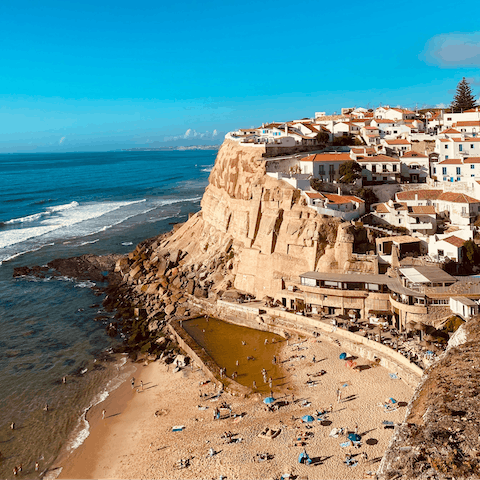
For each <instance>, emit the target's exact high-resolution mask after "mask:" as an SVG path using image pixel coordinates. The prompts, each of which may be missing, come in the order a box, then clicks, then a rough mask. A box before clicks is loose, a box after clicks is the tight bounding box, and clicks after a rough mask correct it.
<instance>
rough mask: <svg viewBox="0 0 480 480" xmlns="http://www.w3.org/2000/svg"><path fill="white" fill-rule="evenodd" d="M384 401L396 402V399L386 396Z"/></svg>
mask: <svg viewBox="0 0 480 480" xmlns="http://www.w3.org/2000/svg"><path fill="white" fill-rule="evenodd" d="M386 403H397V401H396V400H395V399H394V398H392V397H390V398H387V402H386Z"/></svg>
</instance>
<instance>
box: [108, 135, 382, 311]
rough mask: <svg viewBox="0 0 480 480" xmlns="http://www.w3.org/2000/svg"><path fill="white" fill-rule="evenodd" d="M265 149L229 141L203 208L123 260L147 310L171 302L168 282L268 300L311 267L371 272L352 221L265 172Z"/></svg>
mask: <svg viewBox="0 0 480 480" xmlns="http://www.w3.org/2000/svg"><path fill="white" fill-rule="evenodd" d="M262 153H263V149H262V148H261V147H260V148H255V147H253V148H252V147H245V146H241V145H239V144H238V143H236V142H233V141H228V140H227V141H225V142H224V144H223V145H222V147H221V148H220V150H219V152H218V156H217V159H216V162H215V166H214V168H213V170H212V173H211V175H210V179H209V182H210V183H209V185H208V187H207V189H206V191H205V194H204V196H203V199H202V203H201V206H202V209H201V211H200V212H198V213H197V214H195V215H193V216H192V217H191V218H190V219H189V220H188V221H187V222H186V223H185V224H183V225H182V226H180V227H179V228H177V229H176V230H175V231H174V232H173V233H172V234H171V235H167V236H166V238H163V239H157V240H156V241H151V242H146V243H145V242H144V244H141V245H140V246H139V247H137V249H136V251H135V252H133V253H132V254H131V255H130V258H129V259H124V260H122V261H121V262H119V264H118V268H117V271H119V272H120V273H122V275H124V281H125V282H127V283H129V284H130V285H131V286H132V287H133V288H134V289H136V290H137V293H141V294H143V295H144V296H145V302H146V305H147V310H148V309H149V308H150V309H152V311H153V309H154V305H155V304H158V301H157V300H159V301H161V302H164V301H165V300H168V299H166V298H165V296H169V295H170V293H168V292H169V290H167V285H168V286H169V287H170V286H173V287H176V288H177V289H178V290H179V291H186V293H188V294H192V293H193V294H194V295H197V296H203V297H206V296H208V295H215V294H216V293H218V292H224V291H225V290H227V289H229V288H236V289H238V290H240V291H242V292H245V293H249V294H252V295H255V296H256V297H257V298H263V297H264V296H266V295H268V296H272V297H275V296H276V294H278V293H279V291H280V290H281V289H282V286H283V281H288V280H294V281H298V277H299V275H300V274H301V273H304V272H307V271H311V270H316V269H320V270H323V271H337V272H343V271H344V269H345V268H347V269H353V270H357V269H358V270H362V271H372V272H373V271H374V267H373V266H372V265H369V264H367V263H362V262H358V261H355V260H354V259H352V247H353V240H354V230H355V229H354V227H353V226H352V225H350V224H348V223H341V221H340V220H339V219H336V218H331V217H324V218H322V217H321V216H319V215H317V214H316V212H315V211H314V210H313V209H311V208H310V207H308V206H307V205H306V202H305V199H304V198H303V197H302V196H301V195H300V191H299V190H296V189H294V188H293V187H291V186H290V185H288V184H287V183H285V182H282V181H278V180H275V179H273V178H271V177H269V176H268V175H266V173H265V161H264V159H263V158H262ZM337 231H338V233H339V234H338V236H337ZM149 305H150V306H149ZM174 310H175V309H173V310H172V313H173V311H174Z"/></svg>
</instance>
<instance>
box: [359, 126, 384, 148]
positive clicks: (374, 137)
mask: <svg viewBox="0 0 480 480" xmlns="http://www.w3.org/2000/svg"><path fill="white" fill-rule="evenodd" d="M360 135H361V137H362V138H363V140H364V142H365V143H366V144H367V145H378V144H379V143H380V130H379V129H378V127H374V126H373V125H368V126H364V127H361V128H360Z"/></svg>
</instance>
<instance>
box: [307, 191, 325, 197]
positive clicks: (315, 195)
mask: <svg viewBox="0 0 480 480" xmlns="http://www.w3.org/2000/svg"><path fill="white" fill-rule="evenodd" d="M305 195H307V197H310V198H325V197H324V196H323V195H322V194H321V193H318V192H305Z"/></svg>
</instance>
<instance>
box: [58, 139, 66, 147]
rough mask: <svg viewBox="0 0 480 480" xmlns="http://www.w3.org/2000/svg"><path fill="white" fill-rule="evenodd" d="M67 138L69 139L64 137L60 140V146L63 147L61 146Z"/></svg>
mask: <svg viewBox="0 0 480 480" xmlns="http://www.w3.org/2000/svg"><path fill="white" fill-rule="evenodd" d="M66 138H67V137H62V138H61V139H60V140H59V142H58V144H59V145H61V144H62V143H63V142H64V141H65V139H66Z"/></svg>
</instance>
